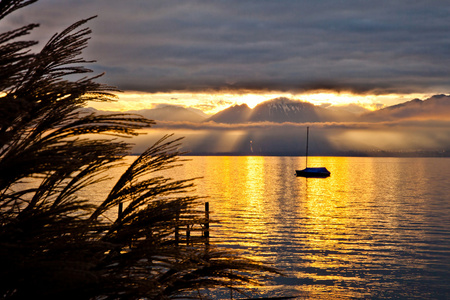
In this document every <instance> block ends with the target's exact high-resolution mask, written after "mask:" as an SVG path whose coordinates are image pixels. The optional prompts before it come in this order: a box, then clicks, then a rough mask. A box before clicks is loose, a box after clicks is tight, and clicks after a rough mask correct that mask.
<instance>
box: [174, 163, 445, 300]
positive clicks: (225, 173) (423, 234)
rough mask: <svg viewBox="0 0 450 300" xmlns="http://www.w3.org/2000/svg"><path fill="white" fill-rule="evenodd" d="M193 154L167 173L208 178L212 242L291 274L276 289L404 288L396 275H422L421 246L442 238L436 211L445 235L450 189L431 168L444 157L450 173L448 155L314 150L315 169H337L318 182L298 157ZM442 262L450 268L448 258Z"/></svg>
mask: <svg viewBox="0 0 450 300" xmlns="http://www.w3.org/2000/svg"><path fill="white" fill-rule="evenodd" d="M189 159H190V160H191V161H188V162H186V163H185V164H184V166H183V167H181V168H178V169H174V170H173V171H171V172H173V174H169V175H170V177H173V178H176V179H184V178H192V177H203V178H202V179H200V180H198V182H197V191H196V193H197V194H198V195H200V196H208V198H207V201H209V202H210V209H211V217H212V218H213V219H216V220H218V221H219V222H218V223H216V224H214V225H212V226H211V238H212V241H213V242H215V243H216V244H218V245H224V246H227V247H234V248H239V249H242V250H243V251H244V252H245V253H246V254H247V255H248V256H250V257H253V258H254V259H258V260H260V259H265V260H268V261H269V262H272V263H273V264H274V265H275V266H277V267H278V268H280V269H281V270H282V271H283V272H285V273H286V274H287V277H286V279H281V280H280V281H279V282H277V285H275V286H274V288H276V287H283V289H287V290H289V291H291V292H292V291H293V292H294V294H295V293H300V294H302V295H305V294H306V297H307V298H309V299H350V298H372V297H375V298H376V295H380V293H381V294H382V292H380V291H384V290H386V289H392V290H395V289H400V292H397V293H400V294H399V295H401V293H402V292H403V291H402V290H401V284H400V283H399V282H402V281H405V280H411V278H415V277H414V276H417V278H420V277H421V276H422V277H423V276H424V275H421V273H420V272H422V271H423V270H426V269H427V268H428V267H427V266H428V264H427V261H426V256H425V255H424V254H423V252H424V251H426V250H424V249H428V248H426V247H429V244H430V243H431V244H432V243H433V242H434V241H435V240H436V239H437V238H438V237H439V238H441V239H443V238H442V237H441V236H440V235H436V234H431V233H430V232H433V230H432V227H430V226H431V225H430V222H435V220H434V219H433V218H441V219H442V220H441V219H439V220H440V221H439V222H440V223H439V222H438V223H439V225H440V226H443V228H444V229H440V230H441V231H440V234H442V232H443V234H444V236H445V234H449V233H450V231H449V230H450V229H449V228H450V222H449V221H448V220H450V215H448V214H449V212H450V207H449V206H450V204H449V203H448V202H445V203H439V205H440V206H439V207H438V208H437V211H436V207H435V206H436V201H439V199H440V197H441V194H439V193H440V192H439V190H440V191H441V193H442V191H445V189H446V188H447V191H448V187H447V185H446V183H445V180H444V181H443V182H442V180H441V181H439V178H438V177H436V175H433V173H432V172H430V170H433V168H437V167H441V168H442V164H444V167H445V164H447V168H444V169H445V170H446V171H445V172H447V174H446V175H445V174H444V176H447V177H446V178H448V177H450V160H433V159H399V158H349V157H310V158H309V160H308V165H309V166H312V167H314V166H326V167H327V168H328V169H329V170H330V171H331V176H330V177H328V178H320V179H319V178H301V177H296V176H295V175H294V174H295V170H296V169H302V168H304V167H305V165H304V158H301V157H258V156H248V157H211V156H210V157H190V158H189ZM433 176H435V177H433ZM431 200H433V201H434V202H433V201H431ZM439 213H440V214H441V215H439ZM442 215H443V216H444V217H442ZM430 228H431V229H430ZM425 229H427V230H425ZM439 251H441V252H442V253H444V254H442V253H441V252H437V253H441V254H439V255H448V254H449V251H448V249H447V248H445V247H444V250H441V249H440V250H439ZM447 257H448V256H447ZM438 268H441V269H442V270H440V271H441V272H444V273H445V272H447V273H449V271H448V270H449V269H450V264H449V263H448V262H447V263H442V266H440V267H438ZM421 270H422V271H421ZM403 273H405V274H407V277H406V279H404V278H402V277H401V275H399V274H403ZM408 276H409V277H408ZM399 278H400V279H399ZM413 282H414V284H413V285H411V286H417V285H419V286H420V280H417V282H416V281H413ZM286 287H287V288H286ZM405 293H406V294H408V293H407V292H405ZM406 294H405V295H406ZM374 295H375V296H374ZM400 297H401V296H400Z"/></svg>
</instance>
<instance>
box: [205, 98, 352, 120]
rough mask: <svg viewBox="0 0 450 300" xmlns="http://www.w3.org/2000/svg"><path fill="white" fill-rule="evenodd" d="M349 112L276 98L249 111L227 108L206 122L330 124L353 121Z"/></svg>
mask: <svg viewBox="0 0 450 300" xmlns="http://www.w3.org/2000/svg"><path fill="white" fill-rule="evenodd" d="M354 118H355V115H353V114H351V113H349V112H339V111H333V110H329V109H325V108H322V107H318V106H315V105H314V104H311V103H308V102H302V101H296V100H291V99H288V98H276V99H272V100H268V101H265V102H262V103H260V104H258V105H257V106H255V108H253V109H250V108H249V107H248V106H247V105H246V104H242V105H235V106H232V107H229V108H227V109H225V110H223V111H221V112H219V113H217V114H215V115H214V116H212V117H211V118H209V119H207V120H208V121H214V122H217V123H248V122H275V123H284V122H293V123H305V122H332V121H344V120H347V121H348V120H350V119H354Z"/></svg>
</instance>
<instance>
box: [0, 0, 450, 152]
mask: <svg viewBox="0 0 450 300" xmlns="http://www.w3.org/2000/svg"><path fill="white" fill-rule="evenodd" d="M449 15H450V1H447V0H427V1H420V0H396V1H392V0H389V1H387V0H379V1H368V0H345V1H339V0H320V1H319V0H318V1H310V0H308V1H307V0H292V1H290V0H283V1H265V0H247V1H236V0H227V1H225V0H220V1H219V0H208V1H197V0H189V1H154V0H127V1H120V0H95V1H91V0H89V1H87V0H40V1H38V2H37V3H34V4H32V5H30V6H27V7H25V8H23V9H20V10H19V11H16V12H15V13H13V14H12V15H10V16H8V17H7V18H5V19H3V20H2V21H1V22H0V32H4V31H7V30H11V29H14V28H17V27H20V26H23V25H26V24H29V23H39V24H40V27H39V28H38V29H36V30H34V31H33V33H32V34H31V35H30V36H29V38H30V39H34V40H38V41H40V44H39V45H38V46H37V47H36V49H35V50H36V51H38V50H39V48H40V47H43V46H44V45H45V42H46V41H47V40H49V39H50V38H51V36H52V35H53V34H54V33H56V32H61V31H62V30H64V29H65V28H66V27H68V26H69V25H71V24H73V23H74V22H76V21H78V20H80V19H86V18H89V17H92V16H97V18H95V19H93V20H91V21H89V23H88V24H87V26H89V27H90V28H91V29H92V31H93V32H92V34H91V37H92V38H91V40H90V41H89V45H88V48H87V49H86V50H85V51H84V54H83V57H84V58H85V59H87V60H95V62H94V63H92V64H90V65H88V67H90V68H91V69H93V71H94V74H100V73H103V72H104V73H105V74H104V75H103V77H101V78H100V79H98V81H99V82H101V83H105V84H109V85H112V86H116V87H118V88H119V89H120V90H122V93H120V94H118V96H119V100H118V101H116V102H114V103H107V104H101V103H96V104H94V103H90V105H91V106H93V107H95V108H97V109H101V110H116V111H126V110H138V109H149V108H155V107H161V105H165V104H171V105H178V106H184V107H193V108H197V109H200V110H202V111H203V112H205V113H207V114H211V115H212V114H214V113H216V112H218V111H220V110H223V109H225V108H227V107H229V106H231V105H234V104H242V103H246V104H248V105H249V106H250V107H251V108H253V107H255V106H256V105H257V104H258V103H261V102H263V101H267V100H270V99H274V98H278V97H287V98H290V99H294V100H302V101H308V102H311V103H313V104H315V105H320V106H322V107H328V108H330V107H333V106H342V107H348V108H350V107H351V108H352V109H355V107H364V108H366V109H370V110H375V109H380V108H383V107H386V106H390V105H394V104H398V103H402V102H406V101H409V100H412V99H415V98H419V99H422V100H425V99H427V98H429V97H431V96H433V95H436V94H449V90H450V80H449V79H450V52H449V49H450V33H449V28H450V18H449V17H448V16H449ZM157 125H158V127H157V128H156V129H152V130H149V131H148V132H147V135H145V136H140V137H138V138H135V139H134V140H133V142H135V143H136V147H135V151H136V152H139V151H142V150H144V149H145V148H146V147H148V146H149V145H150V144H151V143H152V141H155V140H157V139H159V137H161V134H162V133H170V132H174V133H175V134H176V136H184V137H186V139H185V140H184V142H183V145H184V146H183V147H184V148H183V149H184V150H186V151H192V152H193V153H206V152H207V153H236V152H239V153H244V154H252V153H253V154H258V153H259V154H267V153H274V154H289V155H295V154H296V153H297V154H302V153H303V152H302V151H303V150H302V149H304V132H305V129H306V126H310V125H314V127H315V128H313V130H312V132H313V138H314V137H315V138H316V140H317V144H319V145H322V149H323V148H325V149H327V150H328V152H320V151H319V150H318V149H317V150H315V148H314V147H315V146H314V145H312V146H311V147H312V149H313V152H314V151H316V154H324V155H325V154H326V155H330V154H336V153H344V154H345V153H347V154H348V153H353V152H355V153H356V152H357V153H371V154H374V153H375V154H376V153H382V152H383V151H396V152H397V153H402V152H405V153H407V152H409V151H416V152H426V151H438V152H439V151H443V152H445V153H446V154H445V155H446V156H449V155H450V116H444V118H442V117H440V119H439V120H433V118H432V117H430V118H429V119H428V120H415V121H411V120H392V121H389V122H381V123H377V124H369V123H358V124H352V123H342V124H292V123H289V124H247V125H242V124H241V125H239V124H238V125H232V126H230V125H220V124H203V125H200V124H185V123H170V122H160V123H159V124H157Z"/></svg>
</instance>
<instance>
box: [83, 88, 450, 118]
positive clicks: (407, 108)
mask: <svg viewBox="0 0 450 300" xmlns="http://www.w3.org/2000/svg"><path fill="white" fill-rule="evenodd" d="M89 111H91V112H92V111H96V110H94V109H92V108H89ZM96 112H97V113H107V112H103V111H96ZM126 113H132V114H139V115H142V116H144V117H146V118H149V119H152V120H156V121H178V122H195V123H200V122H215V123H225V124H239V123H253V122H274V123H284V122H292V123H307V122H380V121H392V120H404V119H450V96H447V95H435V96H432V97H430V98H428V99H426V100H420V99H413V100H411V101H407V102H404V103H401V104H397V105H393V106H389V107H386V108H383V109H380V110H376V111H370V112H364V113H362V114H357V113H354V112H350V111H348V110H345V109H342V108H339V107H329V108H324V107H320V106H317V105H314V104H311V103H309V102H302V101H298V100H291V99H288V98H283V97H282V98H276V99H272V100H268V101H265V102H262V103H260V104H258V105H257V106H255V107H254V108H253V109H251V108H250V107H248V105H247V104H241V105H233V106H231V107H229V108H227V109H224V110H222V111H220V112H218V113H216V114H215V115H213V116H209V117H208V115H206V114H204V113H203V112H201V111H200V110H196V109H192V108H183V107H179V106H173V105H167V106H163V107H158V108H154V109H142V110H131V111H127V112H126Z"/></svg>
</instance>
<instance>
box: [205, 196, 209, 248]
mask: <svg viewBox="0 0 450 300" xmlns="http://www.w3.org/2000/svg"><path fill="white" fill-rule="evenodd" d="M204 226H205V231H204V236H205V238H206V244H209V202H205V225H204Z"/></svg>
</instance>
